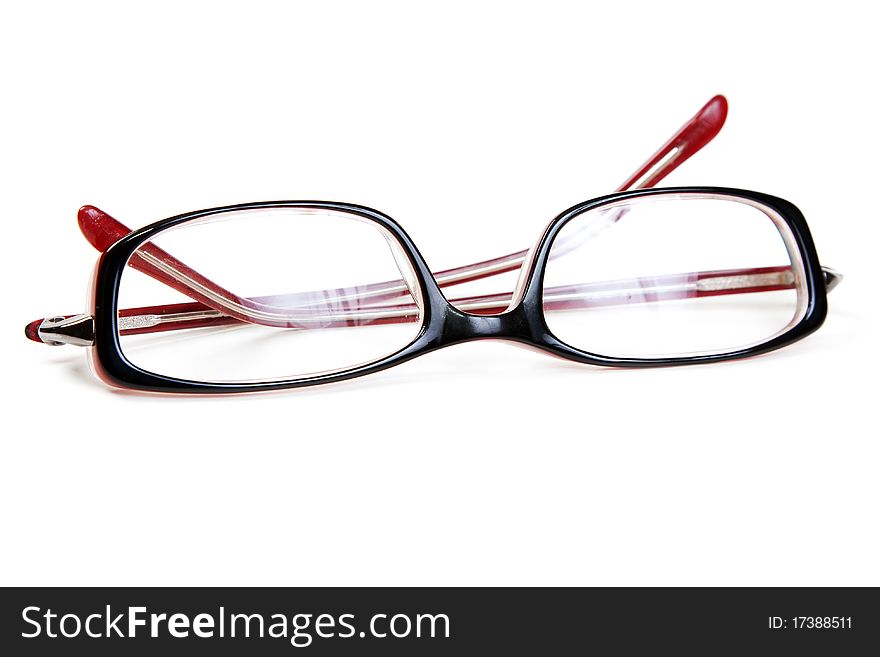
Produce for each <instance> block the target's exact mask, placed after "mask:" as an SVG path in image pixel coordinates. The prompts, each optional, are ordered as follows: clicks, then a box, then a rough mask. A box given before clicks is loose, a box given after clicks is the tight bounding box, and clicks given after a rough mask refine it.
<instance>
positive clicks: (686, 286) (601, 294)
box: [30, 266, 795, 344]
mask: <svg viewBox="0 0 880 657" xmlns="http://www.w3.org/2000/svg"><path fill="white" fill-rule="evenodd" d="M794 286H795V282H794V275H793V273H792V271H791V267H790V266H779V267H760V268H748V269H728V270H719V271H710V272H689V273H681V274H665V275H661V276H651V277H643V278H634V279H623V280H615V281H599V282H594V283H586V284H578V285H565V286H557V287H552V288H548V289H547V290H545V291H544V308H545V309H546V310H575V309H578V310H580V309H589V308H598V307H605V306H619V305H627V304H635V303H655V302H660V301H672V300H678V299H690V298H694V297H709V296H719V295H725V294H742V293H749V292H770V291H774V290H786V289H792V288H793V287H794ZM334 292H336V291H334ZM338 292H339V293H340V294H344V293H345V290H338ZM511 298H512V293H511V292H503V293H500V294H486V295H480V296H471V297H462V298H457V299H453V300H452V303H453V304H455V306H456V307H458V308H460V309H462V310H465V311H467V312H471V313H473V314H478V315H479V314H484V315H490V314H496V313H500V312H503V311H504V310H505V309H506V308H507V306H508V305H509V303H510V301H511ZM308 299H311V300H312V301H315V300H316V298H315V297H314V296H312V295H311V294H309V293H299V294H291V295H283V296H276V297H262V298H255V299H252V301H255V302H261V303H262V302H267V303H269V302H271V303H274V304H283V305H277V306H275V309H276V316H277V317H278V320H279V321H280V322H283V321H289V320H288V319H287V318H288V317H289V315H287V313H289V312H293V313H294V316H295V317H296V321H297V323H298V324H299V325H300V327H301V328H338V327H346V326H366V325H376V324H398V323H406V322H410V321H417V320H418V318H419V316H420V313H419V308H418V306H417V305H416V304H415V303H411V302H410V303H407V302H403V303H397V304H382V303H380V304H377V305H365V306H360V305H355V306H349V307H345V306H336V307H324V306H321V305H320V304H321V301H323V298H322V297H318V298H317V301H318V305H317V306H314V307H312V308H309V307H308V306H307V305H304V302H305V301H306V300H308ZM46 321H49V322H50V325H49V326H46V325H45V324H41V325H37V322H34V323H33V325H31V326H30V328H31V330H33V331H36V332H37V334H38V335H41V336H42V337H43V338H46V337H48V336H49V335H50V334H51V333H52V331H53V330H57V329H58V328H59V326H62V327H67V328H68V329H71V328H73V327H75V326H78V323H77V322H78V321H80V320H78V318H77V316H73V317H65V318H55V319H53V320H46ZM245 323H253V322H249V321H244V320H240V319H237V318H235V317H230V316H229V315H227V314H225V313H223V312H221V311H218V310H215V309H213V308H211V307H209V306H206V305H205V304H203V303H199V302H191V303H175V304H170V305H160V306H144V307H141V308H126V309H124V310H120V311H119V320H118V326H119V332H120V334H121V335H136V334H141V333H158V332H164V331H173V330H178V329H189V328H202V327H208V326H211V327H222V326H229V325H235V324H239V325H241V324H245ZM74 344H76V342H74Z"/></svg>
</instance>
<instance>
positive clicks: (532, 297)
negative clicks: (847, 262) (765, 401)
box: [90, 186, 827, 394]
mask: <svg viewBox="0 0 880 657" xmlns="http://www.w3.org/2000/svg"><path fill="white" fill-rule="evenodd" d="M674 194H713V195H720V196H727V197H732V198H741V199H747V200H750V201H754V202H757V203H760V204H762V205H766V206H767V207H769V208H771V209H773V210H774V211H775V212H776V213H778V215H779V216H780V217H781V218H782V220H783V221H784V222H785V224H786V225H787V226H788V228H789V229H790V230H791V234H792V236H793V238H794V241H795V244H796V246H797V248H798V250H799V253H800V256H801V259H802V262H803V267H804V277H805V281H806V291H807V297H808V298H807V300H806V312H805V313H804V316H803V317H802V319H801V320H800V321H799V322H798V323H797V324H795V325H794V326H792V327H790V328H789V329H788V330H787V331H785V332H783V333H781V334H779V335H777V336H775V337H774V338H772V339H770V340H768V341H766V342H762V343H760V344H757V345H752V346H749V347H745V348H741V349H736V350H733V351H730V352H723V353H717V354H715V353H713V354H703V355H683V356H673V357H661V358H628V357H624V358H618V357H611V356H601V355H598V354H594V353H591V352H588V351H584V350H580V349H577V348H575V347H572V346H570V345H568V344H566V343H564V342H562V341H560V340H559V339H557V338H556V337H555V336H554V335H553V334H552V332H551V331H550V330H549V328H548V326H547V322H546V319H545V317H544V311H543V275H544V271H545V268H546V265H547V262H548V260H549V256H550V248H551V247H552V244H553V240H554V239H555V237H556V236H557V235H558V233H559V231H560V230H562V228H563V227H564V226H565V225H566V224H567V223H568V222H569V221H571V220H572V219H573V218H574V217H576V216H579V215H581V214H582V213H584V212H586V211H588V210H593V209H596V208H600V207H602V206H604V205H609V204H613V203H615V202H618V201H621V200H626V199H635V198H640V197H648V196H656V195H674ZM267 208H309V209H324V210H333V211H338V212H344V213H349V214H353V215H356V216H358V217H361V218H363V219H366V220H369V221H373V222H375V223H377V224H378V225H379V226H381V227H382V228H384V229H385V230H386V231H387V232H388V233H389V234H390V235H391V236H392V237H393V238H394V239H395V240H396V241H397V243H398V244H399V245H400V247H401V249H402V251H403V253H404V254H405V255H406V257H407V258H408V259H409V261H410V264H411V266H412V270H413V272H414V273H415V276H416V281H417V283H418V285H419V286H420V288H421V293H422V298H423V299H424V308H423V311H422V318H421V327H420V330H419V331H418V333H417V334H416V336H415V337H414V338H413V340H412V341H411V342H410V343H409V344H408V345H407V346H405V347H403V348H401V349H400V350H398V351H396V352H394V353H392V354H390V355H388V356H386V357H384V358H381V359H379V360H376V361H373V362H370V363H367V364H364V365H359V366H355V367H351V368H348V369H343V370H338V371H334V372H330V373H325V374H318V375H312V376H307V377H299V378H292V379H286V380H280V381H279V380H272V381H254V382H234V383H221V382H203V381H191V380H186V379H178V378H174V377H168V376H163V375H161V374H156V373H153V372H149V371H147V370H144V369H142V368H140V367H138V366H136V365H134V364H133V363H131V362H130V361H129V360H128V359H127V358H126V357H125V355H124V353H123V350H122V348H121V345H120V341H119V334H118V331H117V309H118V296H119V285H120V281H121V277H122V272H123V271H124V269H125V266H126V263H127V262H128V260H129V258H130V257H131V255H132V254H133V253H134V252H135V251H136V250H137V249H138V248H139V247H140V246H141V244H143V243H144V242H146V241H149V240H150V239H152V238H154V237H155V236H156V235H158V234H159V233H161V232H163V231H165V230H168V229H169V228H173V227H177V226H180V225H182V224H185V223H187V222H191V221H194V220H197V219H201V218H204V217H206V216H209V215H214V214H221V213H225V212H235V211H242V210H252V209H253V210H257V209H267ZM92 302H93V308H92V312H93V315H94V318H95V342H94V346H93V347H91V348H90V360H91V362H92V365H93V369H94V371H95V373H96V374H97V375H98V376H99V377H100V378H101V379H103V380H104V381H105V382H107V383H109V384H111V385H115V386H118V387H123V388H128V389H136V390H142V391H151V392H174V393H195V394H199V393H202V394H217V393H246V392H262V391H271V390H281V389H289V388H299V387H307V386H315V385H320V384H326V383H334V382H340V381H345V380H349V379H354V378H358V377H361V376H365V375H367V374H372V373H375V372H379V371H381V370H384V369H387V368H389V367H393V366H395V365H398V364H401V363H403V362H406V361H408V360H411V359H412V358H415V357H417V356H420V355H423V354H425V353H428V352H431V351H434V350H437V349H440V348H443V347H446V346H450V345H452V344H457V343H460V342H465V341H470V340H479V339H502V340H509V341H514V342H519V343H523V344H526V345H529V346H531V347H535V348H538V349H540V350H543V351H545V352H548V353H550V354H554V355H557V356H561V357H562V358H566V359H568V360H572V361H576V362H581V363H586V364H591V365H601V366H613V367H661V366H672V365H688V364H696V363H709V362H718V361H727V360H734V359H740V358H747V357H750V356H755V355H759V354H763V353H767V352H769V351H773V350H775V349H779V348H781V347H784V346H787V345H789V344H791V343H793V342H795V341H797V340H800V339H802V338H804V337H806V336H807V335H809V334H810V333H812V332H813V331H815V330H816V329H818V328H819V326H821V324H822V322H823V321H824V319H825V316H826V314H827V300H826V297H825V285H824V275H823V272H822V268H821V266H820V264H819V259H818V254H817V252H816V248H815V245H814V243H813V240H812V237H811V235H810V231H809V228H808V226H807V223H806V220H805V219H804V216H803V214H802V213H801V212H800V210H798V208H797V207H796V206H795V205H794V204H792V203H790V202H789V201H786V200H784V199H781V198H778V197H776V196H771V195H768V194H764V193H761V192H754V191H749V190H742V189H736V188H727V187H694V186H688V187H668V188H651V189H638V190H632V191H627V192H618V193H614V194H609V195H606V196H601V197H597V198H594V199H590V200H588V201H584V202H582V203H578V204H577V205H574V206H572V207H571V208H568V209H567V210H565V211H564V212H562V213H560V214H559V215H557V216H556V217H555V218H554V219H553V220H552V221H551V222H550V223H549V224H548V225H547V227H546V229H545V230H544V232H543V233H542V235H541V237H540V239H539V240H538V241H537V243H536V244H535V246H534V247H533V248H532V249H531V250H530V252H529V256H528V257H527V259H526V261H525V262H524V263H523V266H522V269H521V272H520V284H519V286H518V293H515V296H514V298H513V301H512V304H511V307H510V308H509V309H508V311H506V312H505V313H502V314H500V315H472V314H469V313H466V312H463V311H461V310H458V309H457V308H455V307H454V306H453V305H452V304H451V303H450V302H449V301H448V300H447V298H446V296H445V295H444V293H443V292H442V290H441V288H440V287H439V285H438V284H437V281H436V280H435V278H434V275H433V274H432V272H431V270H430V268H429V267H428V265H427V263H426V261H425V259H424V258H423V256H422V255H421V253H420V252H419V250H418V248H417V247H416V245H415V243H414V242H413V241H412V239H411V238H410V237H409V235H408V234H407V233H406V232H405V231H404V230H403V228H402V227H401V226H400V225H399V224H398V223H397V222H396V221H395V220H394V219H392V218H391V217H389V216H388V215H386V214H384V213H382V212H380V211H378V210H374V209H372V208H369V207H366V206H362V205H356V204H351V203H342V202H334V201H264V202H255V203H242V204H235V205H228V206H222V207H217V208H208V209H203V210H198V211H195V212H188V213H184V214H179V215H176V216H173V217H170V218H168V219H163V220H160V221H157V222H155V223H152V224H150V225H148V226H146V227H144V228H141V229H140V230H137V231H134V232H132V233H131V234H129V235H127V236H125V237H123V238H122V239H120V240H119V241H118V242H116V243H115V244H113V245H112V246H111V247H110V248H109V249H107V250H106V251H105V252H104V254H103V255H102V257H101V259H100V261H99V263H98V266H97V269H96V275H95V280H94V288H93V294H92Z"/></svg>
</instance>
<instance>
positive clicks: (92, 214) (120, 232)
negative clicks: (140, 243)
mask: <svg viewBox="0 0 880 657" xmlns="http://www.w3.org/2000/svg"><path fill="white" fill-rule="evenodd" d="M76 218H77V221H78V222H79V229H80V230H81V231H82V234H83V235H84V236H85V238H86V239H87V240H88V241H89V244H91V245H92V246H94V247H95V248H96V249H98V251H100V252H101V253H103V252H104V251H106V250H107V249H109V248H110V247H111V246H112V245H113V244H115V243H116V242H118V241H119V240H121V239H122V238H123V237H125V236H126V235H128V234H129V233H130V232H131V231H130V230H129V229H128V227H127V226H125V225H124V224H121V223H120V222H118V221H116V219H114V218H113V217H111V216H110V215H109V214H107V213H106V212H104V211H103V210H99V209H98V208H96V207H95V206H94V205H84V206H82V207H81V208H80V209H79V212H78V213H77V217H76Z"/></svg>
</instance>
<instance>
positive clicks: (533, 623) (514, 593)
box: [0, 588, 880, 657]
mask: <svg viewBox="0 0 880 657" xmlns="http://www.w3.org/2000/svg"><path fill="white" fill-rule="evenodd" d="M0 614H2V616H0V619H2V620H0V624H2V637H0V652H2V654H5V655H70V654H88V655H95V656H100V655H114V656H116V655H141V654H144V655H146V654H159V655H162V656H163V657H171V656H173V655H188V656H189V655H194V654H206V655H208V654H210V655H285V654H286V655H293V654H299V653H303V654H311V655H346V654H351V655H361V654H382V655H441V654H443V655H453V654H455V655H470V654H477V651H486V652H487V653H490V654H553V653H551V652H548V651H560V652H559V653H558V654H571V653H572V651H593V650H601V651H602V652H606V653H608V652H610V653H613V654H636V653H637V651H638V654H644V652H645V650H646V649H647V650H648V651H649V652H657V653H663V654H675V655H711V654H716V653H719V652H724V653H725V654H730V653H733V652H735V651H736V652H739V653H741V654H774V655H787V654H798V655H814V654H815V655H855V654H866V653H865V651H866V650H869V649H870V650H872V651H876V649H877V646H878V639H880V631H878V629H880V596H878V592H877V589H869V588H856V589H853V588H787V589H780V588H733V589H729V588H728V589H719V588H673V589H663V588H650V589H639V588H624V589H601V588H600V589H575V588H570V589H558V588H553V589H549V588H502V589H499V588H492V589H487V588H474V589H468V588H439V589H437V588H333V589H327V588H321V589H314V588H303V589H297V588H270V589H265V588H264V589H257V588H201V589H187V588H179V589H175V588H45V589H41V588H23V589H4V590H3V591H2V607H0ZM561 651H565V652H564V653H563V652H561Z"/></svg>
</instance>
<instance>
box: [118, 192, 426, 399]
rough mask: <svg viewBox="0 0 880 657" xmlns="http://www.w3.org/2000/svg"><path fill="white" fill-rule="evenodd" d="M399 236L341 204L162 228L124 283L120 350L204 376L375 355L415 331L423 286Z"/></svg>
mask: <svg viewBox="0 0 880 657" xmlns="http://www.w3.org/2000/svg"><path fill="white" fill-rule="evenodd" d="M417 281H418V278H417V276H416V274H415V271H414V270H413V269H412V265H411V263H410V261H409V258H408V257H407V255H406V253H405V251H404V250H403V249H402V247H401V246H400V244H399V243H398V242H397V240H396V238H395V237H394V236H393V235H392V234H391V233H389V232H388V231H387V230H386V229H385V228H383V227H382V226H380V225H379V224H378V223H376V222H373V221H371V220H369V219H366V218H363V217H360V216H357V215H354V214H348V213H345V212H341V211H338V210H328V209H314V208H292V207H277V208H258V209H249V210H236V211H231V212H223V213H218V214H214V215H209V216H207V217H204V218H200V219H197V220H193V221H190V222H186V223H184V224H181V225H180V226H178V227H175V228H172V229H169V230H167V231H163V232H162V233H160V234H159V235H158V236H156V237H155V238H153V239H152V240H150V241H149V242H147V243H145V244H143V245H142V246H141V247H140V248H139V249H138V250H137V251H136V252H135V253H134V254H133V255H132V257H131V258H130V259H129V262H128V266H126V268H125V271H124V273H123V276H122V280H121V283H120V289H119V309H120V310H119V313H118V328H119V334H120V345H121V348H122V352H123V354H124V355H125V357H126V358H127V359H128V360H129V361H130V362H131V363H132V364H133V365H135V366H137V367H140V368H142V369H144V370H147V371H149V372H152V373H154V374H159V375H163V376H170V377H174V378H180V379H186V380H191V381H205V382H229V383H234V382H246V381H272V380H288V379H296V378H305V377H308V376H312V375H315V374H321V373H328V372H337V371H340V370H346V369H351V368H354V367H356V366H359V365H363V364H367V363H371V362H375V361H377V360H380V359H382V358H384V357H385V356H388V355H390V354H392V353H394V352H396V351H399V350H400V349H402V348H403V347H405V346H406V345H408V344H409V343H410V342H412V341H413V339H414V338H415V337H416V335H417V334H418V332H419V330H420V328H421V319H422V314H423V313H422V295H421V290H420V289H419V287H418V283H417Z"/></svg>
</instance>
